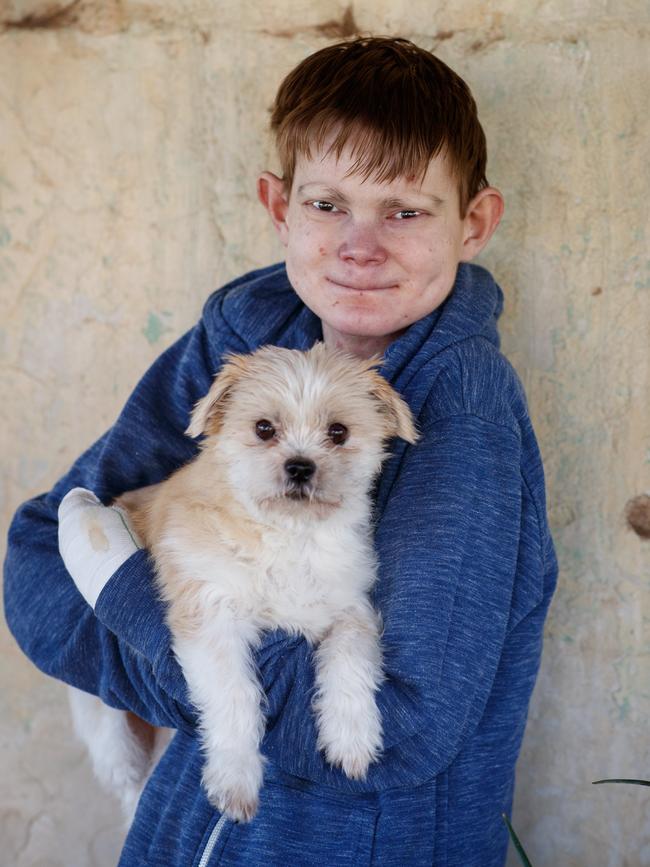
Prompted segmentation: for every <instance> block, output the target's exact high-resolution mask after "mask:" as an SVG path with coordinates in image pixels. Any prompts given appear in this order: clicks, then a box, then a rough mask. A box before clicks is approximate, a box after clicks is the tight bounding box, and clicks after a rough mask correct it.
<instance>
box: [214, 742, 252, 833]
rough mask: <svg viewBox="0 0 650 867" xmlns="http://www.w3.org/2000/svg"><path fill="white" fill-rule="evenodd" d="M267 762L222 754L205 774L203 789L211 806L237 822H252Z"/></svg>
mask: <svg viewBox="0 0 650 867" xmlns="http://www.w3.org/2000/svg"><path fill="white" fill-rule="evenodd" d="M263 776H264V760H263V758H262V756H261V755H260V754H259V753H258V752H254V753H252V754H251V755H242V754H234V753H232V752H228V751H225V750H224V751H221V752H220V753H219V755H215V756H213V757H211V758H210V760H209V761H208V762H207V763H206V766H205V769H204V771H203V786H204V788H205V791H206V793H207V796H208V800H209V801H210V803H211V804H212V805H213V806H215V807H216V808H217V810H219V812H220V813H223V814H225V815H226V816H227V817H228V818H229V819H232V820H233V821H235V822H250V820H251V819H252V818H253V817H254V816H255V814H256V813H257V808H258V806H259V791H260V788H261V786H262V779H263Z"/></svg>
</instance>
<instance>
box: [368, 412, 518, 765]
mask: <svg viewBox="0 0 650 867" xmlns="http://www.w3.org/2000/svg"><path fill="white" fill-rule="evenodd" d="M520 466H521V459H520V439H519V435H518V432H517V431H514V430H512V429H511V428H509V427H505V426H501V425H499V424H496V423H494V422H491V421H485V420H483V419H481V418H478V417H476V416H472V415H465V416H462V415H461V416H456V417H452V418H447V419H443V420H440V421H437V422H436V423H434V424H432V425H431V426H430V427H429V428H428V429H427V430H425V431H424V434H423V438H422V442H421V444H420V445H418V446H416V447H415V448H413V449H410V450H409V452H408V454H407V458H406V460H405V464H404V467H403V469H402V472H401V473H400V475H399V476H398V479H397V482H396V486H395V488H394V490H393V492H392V495H391V498H390V499H389V501H388V505H387V508H386V510H385V512H384V515H383V518H382V521H381V525H380V528H379V529H380V532H379V533H378V550H379V557H380V564H381V568H380V581H379V585H378V592H377V604H378V605H379V607H380V609H381V611H382V614H383V617H384V623H385V632H384V645H385V660H386V671H387V675H388V677H387V682H386V684H385V687H384V689H383V690H382V692H381V693H380V696H379V705H380V708H381V711H382V715H383V717H384V719H385V732H386V737H385V745H386V748H387V749H388V750H389V751H390V749H391V748H393V747H395V746H398V745H400V744H404V743H405V741H406V740H407V739H408V738H410V737H412V736H414V735H418V734H419V735H424V737H425V740H426V742H427V745H428V748H429V751H430V753H431V755H430V762H431V763H432V765H433V766H434V769H435V770H436V771H437V770H440V769H442V768H444V767H445V766H446V765H447V764H448V763H449V762H450V761H451V759H452V758H453V756H454V755H455V753H456V752H457V750H458V748H459V745H460V743H461V741H462V740H463V738H465V737H466V736H467V735H468V734H469V733H471V732H472V730H473V729H474V728H475V727H476V726H477V724H478V722H479V720H480V718H481V715H482V713H483V709H484V707H485V704H486V702H487V699H488V697H489V695H490V691H491V687H492V682H493V680H494V677H495V674H496V671H497V666H498V663H499V659H500V657H501V651H502V648H503V645H504V642H505V639H506V633H507V629H508V622H509V619H510V613H511V604H512V598H513V588H514V580H515V574H516V572H517V560H518V551H519V545H520V528H521V516H522V478H521V470H520Z"/></svg>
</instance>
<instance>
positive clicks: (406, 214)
mask: <svg viewBox="0 0 650 867" xmlns="http://www.w3.org/2000/svg"><path fill="white" fill-rule="evenodd" d="M419 214H420V211H398V212H397V213H396V214H395V219H396V220H410V219H411V218H412V217H417V216H418V215H419Z"/></svg>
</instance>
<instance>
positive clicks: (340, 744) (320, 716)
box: [313, 603, 383, 779]
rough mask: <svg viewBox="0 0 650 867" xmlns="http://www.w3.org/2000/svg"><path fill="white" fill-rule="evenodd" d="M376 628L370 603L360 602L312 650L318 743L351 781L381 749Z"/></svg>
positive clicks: (377, 636) (378, 626) (343, 612)
mask: <svg viewBox="0 0 650 867" xmlns="http://www.w3.org/2000/svg"><path fill="white" fill-rule="evenodd" d="M380 632H381V628H380V620H379V617H378V615H377V613H376V612H375V611H374V609H373V608H372V606H371V605H370V604H369V603H368V604H359V605H358V606H354V607H350V608H346V609H345V610H344V611H342V612H341V613H340V614H339V615H338V616H337V619H336V621H335V622H334V623H333V625H332V626H331V628H330V630H329V631H328V633H327V634H326V636H325V638H324V639H323V640H322V641H321V643H320V645H319V646H318V649H317V651H316V695H315V699H314V704H313V707H314V712H315V714H316V721H317V726H318V744H317V745H318V748H319V749H320V750H323V751H324V753H325V756H326V758H327V760H328V761H329V762H330V764H332V765H339V766H340V767H341V768H342V769H343V771H344V772H345V773H346V774H347V776H348V777H351V778H352V779H361V778H363V777H365V775H366V773H367V770H368V765H369V764H370V763H371V762H373V761H376V759H377V758H378V757H379V754H380V752H381V748H382V730H381V716H380V714H379V709H378V708H377V704H376V701H375V692H376V691H377V689H378V687H379V684H380V683H381V681H382V679H383V675H382V664H381V647H380V643H379V636H380Z"/></svg>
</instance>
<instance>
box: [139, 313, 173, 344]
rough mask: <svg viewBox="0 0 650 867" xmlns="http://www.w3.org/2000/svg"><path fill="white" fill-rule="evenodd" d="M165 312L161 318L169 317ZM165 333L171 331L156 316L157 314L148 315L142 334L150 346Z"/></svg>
mask: <svg viewBox="0 0 650 867" xmlns="http://www.w3.org/2000/svg"><path fill="white" fill-rule="evenodd" d="M170 315H171V314H169V313H167V311H164V312H163V316H170ZM166 331H171V328H169V326H168V325H166V324H165V323H164V322H163V320H162V319H161V318H160V316H158V314H157V313H150V314H149V318H148V319H147V324H146V326H145V327H144V328H143V329H142V333H143V334H144V336H145V337H146V338H147V340H148V341H149V343H150V344H152V345H153V344H154V343H157V342H158V341H159V340H160V338H161V337H162V335H163V334H164V333H165V332H166Z"/></svg>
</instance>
